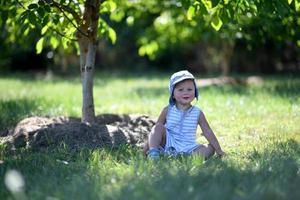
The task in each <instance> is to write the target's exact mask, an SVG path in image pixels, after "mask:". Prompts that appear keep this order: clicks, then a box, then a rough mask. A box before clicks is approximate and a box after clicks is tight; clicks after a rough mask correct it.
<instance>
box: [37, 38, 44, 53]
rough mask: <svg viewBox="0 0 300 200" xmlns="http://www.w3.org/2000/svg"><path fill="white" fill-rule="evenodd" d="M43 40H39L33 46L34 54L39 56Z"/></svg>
mask: <svg viewBox="0 0 300 200" xmlns="http://www.w3.org/2000/svg"><path fill="white" fill-rule="evenodd" d="M43 43H44V38H41V39H39V41H38V42H37V43H36V45H35V49H36V53H37V54H40V53H41V52H42V50H43Z"/></svg>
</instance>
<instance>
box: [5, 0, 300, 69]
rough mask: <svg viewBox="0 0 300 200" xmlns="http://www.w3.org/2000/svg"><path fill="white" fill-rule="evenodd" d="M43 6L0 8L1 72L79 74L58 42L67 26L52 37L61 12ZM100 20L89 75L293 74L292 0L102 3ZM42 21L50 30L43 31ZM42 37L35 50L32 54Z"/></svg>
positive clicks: (70, 52) (296, 18) (72, 49)
mask: <svg viewBox="0 0 300 200" xmlns="http://www.w3.org/2000/svg"><path fill="white" fill-rule="evenodd" d="M13 2H14V3H13ZM45 2H46V3H45ZM47 2H53V1H41V0H39V1H25V0H23V1H11V0H9V1H1V3H0V4H1V8H0V9H1V19H0V30H1V34H0V52H1V54H0V70H1V71H15V70H19V71H32V70H34V71H44V72H45V71H48V72H61V73H70V72H76V73H77V72H78V73H79V57H78V54H77V50H76V45H73V44H72V41H71V42H70V41H69V42H68V41H66V40H68V37H69V36H70V35H71V36H74V34H75V31H74V27H73V29H71V28H69V29H68V30H69V31H70V33H69V32H66V31H65V30H63V29H62V31H61V33H66V35H64V36H62V35H61V34H58V32H59V31H60V29H61V28H63V27H64V26H65V25H64V24H63V20H65V18H64V16H63V14H61V13H60V14H59V13H57V14H55V15H51V17H52V18H50V14H53V12H55V10H53V9H52V7H51V9H52V10H50V8H48V7H45V5H47ZM57 2H59V3H61V4H62V5H68V6H70V7H72V5H73V4H74V5H73V7H74V10H76V7H75V3H76V2H77V1H76V2H75V1H66V0H60V1H59V0H58V1H57ZM78 2H79V3H82V2H83V1H78ZM72 3H73V4H72ZM33 4H35V5H37V6H35V5H33ZM49 5H51V3H50V4H49ZM73 7H72V8H73ZM20 9H23V10H22V12H21V11H20ZM24 10H25V11H24ZM107 10H109V11H107ZM48 11H50V12H49V13H50V14H49V15H48ZM51 12H52V13H51ZM24 13H25V14H26V16H25V14H24ZM24 16H25V17H24ZM100 18H101V20H100V23H99V26H100V29H101V26H109V27H111V28H112V29H113V30H114V32H115V34H116V36H114V32H113V31H112V32H108V33H107V32H106V33H100V34H99V35H100V38H99V44H98V50H97V54H96V70H133V71H134V70H139V71H147V70H150V69H151V70H153V69H155V70H164V71H165V70H168V71H169V70H177V69H181V68H187V69H190V70H191V71H193V72H200V73H210V74H228V73H266V74H270V73H282V72H292V73H294V72H299V71H300V61H299V55H300V51H299V46H300V38H299V35H300V29H299V28H297V27H299V25H300V2H299V1H298V0H278V1H267V0H262V1H258V0H239V1H235V0H234V1H228V0H212V1H208V0H201V1H200V0H199V1H195V0H169V1H160V0H148V1H139V0H134V1H132V0H131V1H125V0H107V1H104V2H103V3H102V7H101V13H100ZM39 20H41V21H39ZM51 20H52V21H51ZM45 21H46V22H48V24H46V22H45ZM49 22H54V23H55V25H57V26H55V27H54V26H53V27H54V28H51V26H48V28H46V29H45V26H46V25H49ZM54 23H53V24H54ZM60 23H61V24H60ZM40 24H41V25H40ZM45 24H46V25H45ZM69 24H70V23H69ZM44 25H45V26H44ZM57 27H58V28H57ZM71 30H72V31H73V32H72V31H71ZM68 34H69V35H68ZM107 34H109V38H110V39H111V40H116V41H113V42H114V44H112V43H111V41H109V39H107V38H108V37H106V35H107ZM47 35H49V36H47ZM67 35H68V36H67ZM71 36H70V37H71ZM42 37H44V38H45V42H44V45H43V50H42V51H41V53H40V54H37V53H36V43H37V42H38V41H39V40H40V39H41V38H42ZM60 44H62V45H60Z"/></svg>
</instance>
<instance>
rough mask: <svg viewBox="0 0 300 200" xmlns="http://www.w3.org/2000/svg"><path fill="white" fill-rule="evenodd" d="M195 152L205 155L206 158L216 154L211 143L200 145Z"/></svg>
mask: <svg viewBox="0 0 300 200" xmlns="http://www.w3.org/2000/svg"><path fill="white" fill-rule="evenodd" d="M194 153H199V154H201V155H203V156H204V157H205V159H208V158H210V157H211V156H213V155H214V154H215V149H214V148H213V147H212V146H211V144H207V145H205V144H203V145H200V146H199V147H198V148H197V149H195V150H194Z"/></svg>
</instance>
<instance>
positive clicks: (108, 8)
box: [100, 0, 117, 13]
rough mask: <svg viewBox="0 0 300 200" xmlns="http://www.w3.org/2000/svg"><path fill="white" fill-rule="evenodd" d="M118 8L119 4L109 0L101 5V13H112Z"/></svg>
mask: <svg viewBox="0 0 300 200" xmlns="http://www.w3.org/2000/svg"><path fill="white" fill-rule="evenodd" d="M116 8H117V4H116V3H115V2H114V1H111V0H108V1H105V2H103V3H102V4H101V7H100V12H101V13H109V12H110V13H111V12H113V11H114V10H115V9H116Z"/></svg>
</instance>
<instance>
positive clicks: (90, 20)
mask: <svg viewBox="0 0 300 200" xmlns="http://www.w3.org/2000/svg"><path fill="white" fill-rule="evenodd" d="M84 6H85V8H84V13H83V18H82V23H81V26H80V31H78V33H77V38H78V42H79V48H80V70H81V81H82V118H81V121H82V122H84V123H90V124H91V123H94V122H95V109H94V96H93V75H94V68H95V56H96V50H97V29H98V21H99V7H100V0H86V1H85V4H84Z"/></svg>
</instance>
